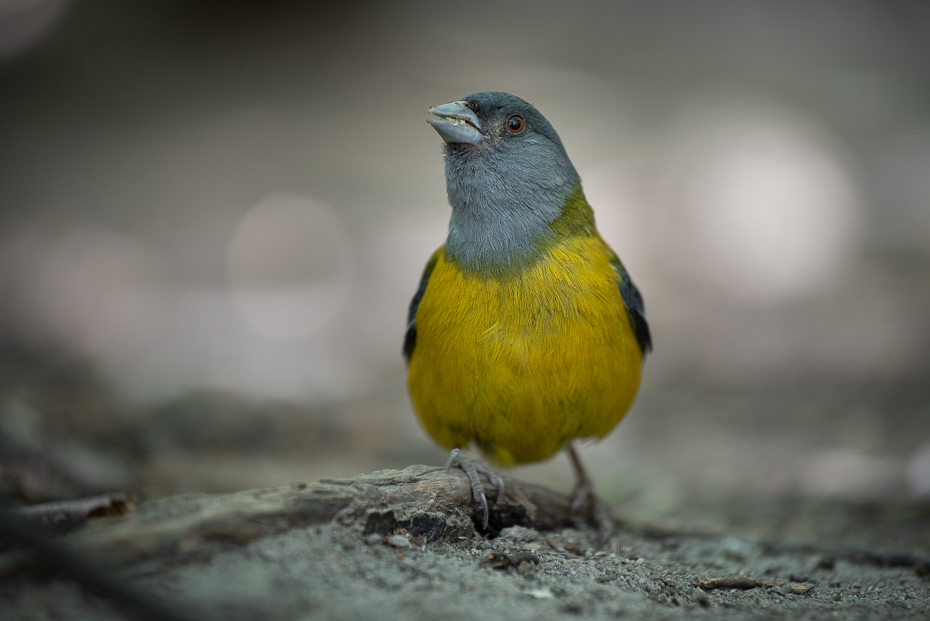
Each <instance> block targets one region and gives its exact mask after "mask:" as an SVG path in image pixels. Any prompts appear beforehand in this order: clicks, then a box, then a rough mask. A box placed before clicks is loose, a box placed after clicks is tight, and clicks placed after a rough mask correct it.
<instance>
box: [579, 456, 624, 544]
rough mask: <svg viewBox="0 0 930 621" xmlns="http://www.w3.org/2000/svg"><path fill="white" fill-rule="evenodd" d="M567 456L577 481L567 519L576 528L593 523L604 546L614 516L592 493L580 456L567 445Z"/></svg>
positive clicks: (612, 525)
mask: <svg viewBox="0 0 930 621" xmlns="http://www.w3.org/2000/svg"><path fill="white" fill-rule="evenodd" d="M568 457H569V459H570V460H571V462H572V467H573V468H574V469H575V477H576V480H577V481H578V482H577V483H576V484H575V489H574V490H572V495H571V497H570V498H569V503H568V519H569V521H571V522H572V524H574V526H575V528H577V529H578V530H584V527H585V526H586V525H587V524H588V523H594V524H595V525H596V526H597V534H598V541H599V543H600V544H601V546H604V545H605V544H606V543H607V541H608V540H609V539H610V536H611V535H612V534H613V532H614V517H613V512H612V511H611V510H610V505H609V504H607V503H606V502H604V501H603V500H601V498H600V497H599V496H598V495H597V494H595V493H594V486H593V485H591V479H590V478H588V473H587V471H586V470H585V469H584V466H583V465H582V464H581V458H580V457H578V453H577V452H576V451H575V447H574V446H572V445H571V444H569V445H568Z"/></svg>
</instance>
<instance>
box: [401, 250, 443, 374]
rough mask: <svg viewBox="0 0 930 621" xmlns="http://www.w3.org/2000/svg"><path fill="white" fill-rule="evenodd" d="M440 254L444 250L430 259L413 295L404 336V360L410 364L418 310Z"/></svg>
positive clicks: (415, 338)
mask: <svg viewBox="0 0 930 621" xmlns="http://www.w3.org/2000/svg"><path fill="white" fill-rule="evenodd" d="M440 252H442V248H440V249H439V250H437V251H436V252H434V253H433V256H432V257H430V259H429V262H428V263H427V264H426V268H425V269H424V270H423V276H422V277H420V287H419V288H418V289H417V292H416V293H414V294H413V299H412V300H410V311H409V312H408V313H407V333H406V334H405V335H404V360H406V361H407V362H408V363H409V362H410V356H412V355H413V349H414V347H416V345H417V309H418V308H419V307H420V300H422V299H423V294H424V293H426V285H427V284H428V283H429V277H430V274H432V273H433V268H434V267H436V261H438V260H439V253H440Z"/></svg>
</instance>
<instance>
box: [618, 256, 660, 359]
mask: <svg viewBox="0 0 930 621" xmlns="http://www.w3.org/2000/svg"><path fill="white" fill-rule="evenodd" d="M607 258H608V259H610V266H611V267H612V268H613V270H614V278H615V279H616V280H617V286H618V287H620V297H621V299H623V306H625V307H626V314H627V317H629V319H630V327H631V328H633V334H635V335H636V342H637V343H639V349H640V350H641V351H642V352H643V356H645V355H646V354H647V353H649V352H651V351H652V335H651V334H650V333H649V323H648V322H647V321H646V308H645V306H644V305H643V296H642V295H641V294H640V292H639V289H637V288H636V285H634V284H633V280H632V279H631V278H630V275H629V274H628V273H627V271H626V268H625V267H623V263H621V262H620V258H619V257H618V256H617V255H616V253H614V251H613V250H611V249H610V248H608V249H607Z"/></svg>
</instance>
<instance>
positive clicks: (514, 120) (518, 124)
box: [507, 115, 523, 134]
mask: <svg viewBox="0 0 930 621" xmlns="http://www.w3.org/2000/svg"><path fill="white" fill-rule="evenodd" d="M507 129H509V130H510V131H511V132H512V133H514V134H519V133H520V132H522V131H523V117H520V116H517V115H513V116H512V117H510V118H509V119H507Z"/></svg>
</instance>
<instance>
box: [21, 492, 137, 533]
mask: <svg viewBox="0 0 930 621" xmlns="http://www.w3.org/2000/svg"><path fill="white" fill-rule="evenodd" d="M135 509H136V497H135V495H133V494H124V493H114V494H102V495H100V496H93V497H91V498H80V499H77V500H63V501H61V502H46V503H42V504H39V505H32V506H29V507H22V508H19V509H16V510H14V513H15V514H16V515H18V516H20V517H23V518H26V519H28V520H35V521H38V522H42V523H43V524H48V525H50V526H55V527H58V528H74V527H77V526H80V525H82V524H84V522H86V521H87V520H89V519H93V518H102V517H123V516H127V515H132V513H133V512H134V511H135Z"/></svg>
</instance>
